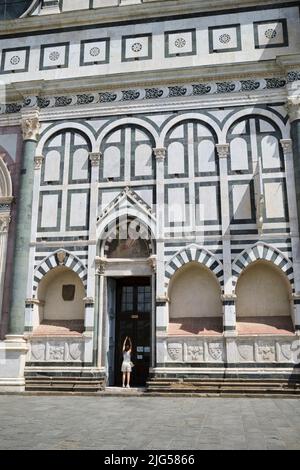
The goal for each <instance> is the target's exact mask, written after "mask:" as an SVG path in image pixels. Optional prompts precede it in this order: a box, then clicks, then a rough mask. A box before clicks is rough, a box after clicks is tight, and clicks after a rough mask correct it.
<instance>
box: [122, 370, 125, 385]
mask: <svg viewBox="0 0 300 470" xmlns="http://www.w3.org/2000/svg"><path fill="white" fill-rule="evenodd" d="M125 377H126V372H123V381H122V382H123V383H122V385H123V387H125Z"/></svg>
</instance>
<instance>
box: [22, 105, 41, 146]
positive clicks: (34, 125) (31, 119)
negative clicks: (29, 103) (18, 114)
mask: <svg viewBox="0 0 300 470" xmlns="http://www.w3.org/2000/svg"><path fill="white" fill-rule="evenodd" d="M39 117H40V114H39V111H38V110H34V111H30V112H26V113H22V119H21V128H22V133H23V140H34V141H37V140H38V139H39V132H40V127H41V125H40V121H39Z"/></svg>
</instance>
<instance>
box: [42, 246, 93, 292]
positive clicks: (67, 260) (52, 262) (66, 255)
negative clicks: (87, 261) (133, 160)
mask: <svg viewBox="0 0 300 470" xmlns="http://www.w3.org/2000/svg"><path fill="white" fill-rule="evenodd" d="M58 254H60V255H61V256H60V258H61V261H60V260H59V257H58ZM58 266H64V267H66V268H69V269H71V270H72V271H73V272H74V273H76V274H77V275H78V276H79V278H80V279H81V281H82V283H83V285H84V287H85V289H86V287H87V270H86V267H85V266H84V265H83V263H82V262H81V260H80V259H79V258H77V257H76V256H74V255H73V254H72V253H70V252H69V251H66V250H63V249H62V250H56V251H54V252H53V253H51V255H49V256H47V257H46V258H45V259H43V261H42V262H41V263H40V264H39V265H38V266H37V267H36V269H35V270H34V278H33V292H34V294H35V293H36V291H37V289H38V285H39V283H40V281H41V280H42V279H43V277H44V276H45V275H46V274H47V273H48V272H49V271H51V269H54V268H57V267H58Z"/></svg>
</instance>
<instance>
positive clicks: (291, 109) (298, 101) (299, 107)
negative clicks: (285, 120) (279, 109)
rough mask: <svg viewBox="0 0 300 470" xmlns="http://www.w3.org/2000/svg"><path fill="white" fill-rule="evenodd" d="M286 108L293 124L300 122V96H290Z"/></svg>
mask: <svg viewBox="0 0 300 470" xmlns="http://www.w3.org/2000/svg"><path fill="white" fill-rule="evenodd" d="M286 108H287V111H288V114H289V117H290V121H291V122H293V121H296V120H298V119H299V120H300V94H298V93H297V94H296V95H292V96H288V99H287V103H286Z"/></svg>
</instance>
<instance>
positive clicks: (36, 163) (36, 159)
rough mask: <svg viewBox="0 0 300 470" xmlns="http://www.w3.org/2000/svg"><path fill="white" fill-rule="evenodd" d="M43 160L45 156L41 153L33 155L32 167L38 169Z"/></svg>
mask: <svg viewBox="0 0 300 470" xmlns="http://www.w3.org/2000/svg"><path fill="white" fill-rule="evenodd" d="M44 160H45V157H44V156H43V155H37V156H36V157H34V169H35V170H40V169H41V168H42V164H43V161H44Z"/></svg>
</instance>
